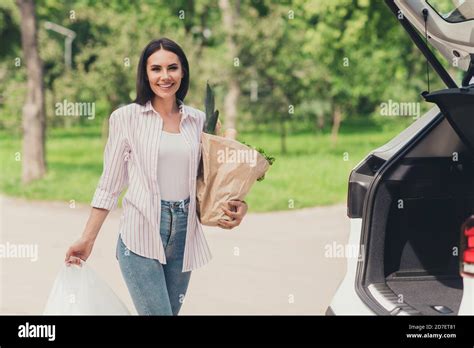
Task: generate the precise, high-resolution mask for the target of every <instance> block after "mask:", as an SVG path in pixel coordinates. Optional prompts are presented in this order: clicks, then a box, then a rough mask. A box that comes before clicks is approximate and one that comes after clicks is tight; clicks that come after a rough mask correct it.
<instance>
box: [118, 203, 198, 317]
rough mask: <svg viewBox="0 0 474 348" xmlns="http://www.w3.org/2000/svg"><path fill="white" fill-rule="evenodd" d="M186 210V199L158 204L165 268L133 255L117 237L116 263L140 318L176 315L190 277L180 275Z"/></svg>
mask: <svg viewBox="0 0 474 348" xmlns="http://www.w3.org/2000/svg"><path fill="white" fill-rule="evenodd" d="M188 206H189V197H188V198H187V199H185V200H181V201H176V202H172V201H164V200H162V201H161V223H160V235H161V240H162V241H163V247H164V249H165V255H166V262H167V263H166V264H163V265H162V264H161V263H160V262H159V261H158V260H155V259H151V258H147V257H143V256H140V255H137V254H135V253H134V252H132V251H131V250H129V249H128V248H127V247H126V246H125V244H124V243H123V241H122V238H121V236H119V240H118V243H117V258H118V262H119V265H120V269H121V271H122V275H123V278H124V280H125V283H126V284H127V287H128V291H129V292H130V296H131V297H132V300H133V303H134V305H135V308H136V310H137V312H138V314H139V315H178V312H179V310H180V308H181V305H182V303H183V301H184V296H185V295H186V290H187V288H188V284H189V279H190V277H191V271H189V272H182V268H183V257H184V245H185V242H186V229H187V224H188Z"/></svg>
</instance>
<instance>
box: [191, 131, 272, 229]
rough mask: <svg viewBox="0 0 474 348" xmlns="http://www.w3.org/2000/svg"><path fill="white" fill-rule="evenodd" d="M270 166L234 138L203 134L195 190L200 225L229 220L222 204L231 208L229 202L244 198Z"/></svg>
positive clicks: (257, 153) (211, 224) (255, 152)
mask: <svg viewBox="0 0 474 348" xmlns="http://www.w3.org/2000/svg"><path fill="white" fill-rule="evenodd" d="M269 166H270V164H269V163H268V161H267V160H266V158H265V157H264V156H262V155H261V154H260V153H259V152H258V151H257V150H254V149H252V148H250V147H248V146H246V145H244V144H242V143H240V142H238V141H236V140H233V139H228V138H223V137H220V136H217V135H212V134H208V133H202V137H201V163H200V166H199V173H198V178H197V193H196V194H197V196H196V200H197V213H198V216H199V219H200V221H201V224H203V225H207V226H217V221H218V220H219V219H224V220H227V221H230V220H231V218H230V217H229V216H227V215H225V213H224V212H223V211H222V207H225V208H227V209H231V207H229V206H228V205H227V203H226V202H227V201H231V200H244V198H245V196H246V195H247V193H248V192H249V191H250V188H251V187H252V185H253V184H254V183H255V181H256V180H257V179H258V178H260V177H261V176H263V175H264V174H265V172H266V171H267V170H268V167H269Z"/></svg>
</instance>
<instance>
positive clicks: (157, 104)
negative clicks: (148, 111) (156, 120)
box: [151, 95, 179, 117]
mask: <svg viewBox="0 0 474 348" xmlns="http://www.w3.org/2000/svg"><path fill="white" fill-rule="evenodd" d="M151 104H152V105H153V108H154V109H155V110H156V111H157V112H158V113H159V114H160V115H161V116H163V117H167V116H171V115H173V114H175V113H177V112H178V111H179V108H178V105H177V103H176V97H174V96H173V97H170V98H166V99H163V98H159V97H157V96H156V95H155V96H154V97H153V99H152V101H151Z"/></svg>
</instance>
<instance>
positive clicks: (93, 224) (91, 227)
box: [82, 207, 109, 242]
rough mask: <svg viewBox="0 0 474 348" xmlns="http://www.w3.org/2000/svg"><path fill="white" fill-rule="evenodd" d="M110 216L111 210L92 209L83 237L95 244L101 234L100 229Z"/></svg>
mask: <svg viewBox="0 0 474 348" xmlns="http://www.w3.org/2000/svg"><path fill="white" fill-rule="evenodd" d="M108 214H109V210H107V209H101V208H94V207H93V208H92V209H91V213H90V215H89V220H88V221H87V224H86V227H85V228H84V232H83V234H82V237H83V238H84V239H87V240H89V241H92V242H94V241H95V239H96V238H97V235H98V234H99V231H100V228H101V227H102V224H103V223H104V221H105V218H106V217H107V215H108Z"/></svg>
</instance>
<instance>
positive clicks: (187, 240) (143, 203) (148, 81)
mask: <svg viewBox="0 0 474 348" xmlns="http://www.w3.org/2000/svg"><path fill="white" fill-rule="evenodd" d="M188 86H189V65H188V61H187V58H186V56H185V54H184V52H183V51H182V49H181V47H180V46H178V45H177V44H176V43H175V42H173V41H171V40H169V39H167V38H161V39H159V40H155V41H152V42H150V43H149V44H148V45H147V46H146V47H145V49H144V50H143V53H142V55H141V58H140V62H139V65H138V73H137V98H136V100H135V102H134V103H132V104H129V105H126V106H123V107H121V108H119V109H117V110H116V111H114V112H113V113H112V115H111V116H110V119H109V125H110V127H109V137H108V140H107V144H106V147H105V151H104V170H103V173H102V176H101V178H100V180H99V183H98V186H97V190H96V191H95V194H94V197H93V199H92V202H91V206H92V210H91V214H90V217H89V220H88V222H87V224H86V227H85V229H84V232H83V235H82V237H81V238H80V239H79V240H78V241H77V242H75V243H74V244H73V245H72V246H71V247H70V248H69V250H68V251H67V253H66V259H65V262H66V264H68V265H70V264H77V265H80V263H81V260H87V258H88V257H89V255H90V253H91V251H92V247H93V244H94V241H95V239H96V238H97V234H98V232H99V230H100V227H101V226H102V223H103V222H104V220H105V218H106V216H107V214H108V213H109V211H110V210H112V209H114V208H115V207H116V206H117V203H118V198H119V196H120V193H121V192H122V190H123V189H124V188H125V187H126V186H127V185H128V190H127V193H126V194H125V196H124V198H123V215H122V217H121V220H120V231H119V238H118V242H117V252H116V257H117V259H118V262H119V265H120V269H121V272H122V275H123V277H124V280H125V282H126V284H127V287H128V289H129V292H130V295H131V297H132V299H133V302H134V304H135V307H136V310H137V312H138V314H140V315H177V314H178V312H179V310H180V308H181V304H182V302H183V299H184V296H185V294H186V289H187V287H188V283H189V279H190V276H191V271H192V270H194V269H196V268H198V267H201V266H203V265H205V264H206V263H207V262H209V261H210V259H211V257H212V255H211V253H210V250H209V247H208V245H207V242H206V239H205V236H204V234H203V231H202V227H201V224H200V222H199V219H198V217H197V213H196V176H197V168H198V164H199V161H200V156H201V153H200V146H199V143H200V136H201V132H202V129H203V126H204V121H205V114H204V113H203V112H202V111H200V110H198V109H195V108H193V107H190V106H187V105H185V104H184V102H183V101H184V98H185V97H186V93H187V91H188ZM228 203H229V208H231V209H232V208H233V207H234V208H233V209H232V210H234V211H231V210H229V209H226V208H223V210H224V212H225V214H227V215H228V216H229V217H230V218H231V221H225V220H221V221H219V226H220V227H221V228H225V229H231V228H233V227H235V226H238V225H239V224H240V222H241V221H242V219H243V217H244V216H245V214H246V212H247V205H246V204H245V202H241V201H229V202H228Z"/></svg>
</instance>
